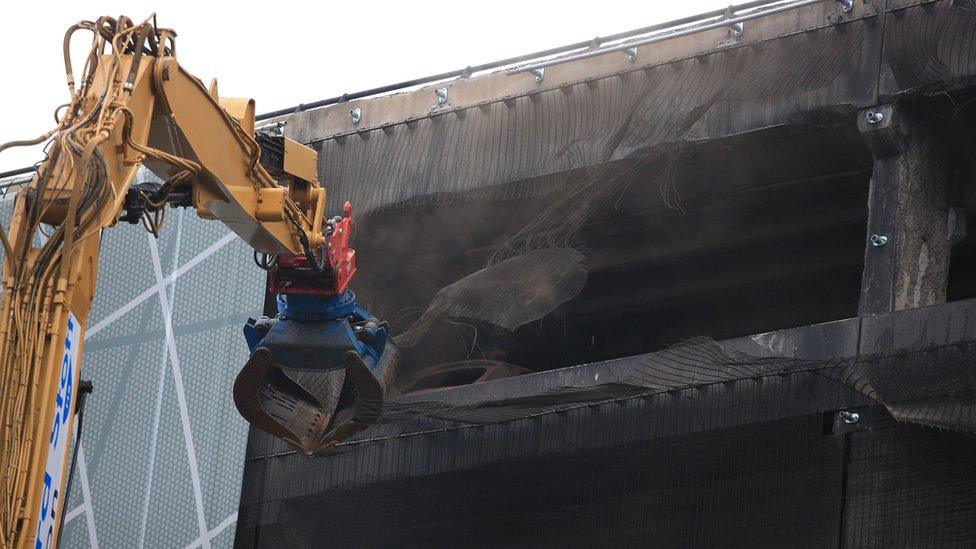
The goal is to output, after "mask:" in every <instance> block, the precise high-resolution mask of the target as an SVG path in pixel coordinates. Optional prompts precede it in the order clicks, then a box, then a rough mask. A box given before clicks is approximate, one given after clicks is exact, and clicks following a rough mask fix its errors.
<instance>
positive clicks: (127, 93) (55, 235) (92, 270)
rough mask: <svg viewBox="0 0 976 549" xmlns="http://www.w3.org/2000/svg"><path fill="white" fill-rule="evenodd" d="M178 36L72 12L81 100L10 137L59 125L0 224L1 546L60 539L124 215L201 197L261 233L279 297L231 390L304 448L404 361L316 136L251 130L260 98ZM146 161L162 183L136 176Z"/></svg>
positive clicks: (156, 213)
mask: <svg viewBox="0 0 976 549" xmlns="http://www.w3.org/2000/svg"><path fill="white" fill-rule="evenodd" d="M79 30H80V31H88V32H90V33H91V35H92V41H91V48H90V50H89V53H88V56H87V57H86V59H85V60H84V69H83V71H82V73H81V74H80V75H78V79H77V80H76V79H75V75H74V74H73V73H72V70H71V67H72V62H71V59H70V57H69V55H68V51H69V45H70V42H71V39H72V36H73V34H74V33H75V32H76V31H79ZM175 37H176V33H175V32H173V31H171V30H168V29H161V28H158V27H157V26H156V25H155V18H154V17H151V18H149V19H147V20H145V21H143V22H141V23H135V22H133V21H132V20H130V19H128V18H126V17H121V18H118V19H116V18H111V17H102V18H99V19H98V20H96V21H83V22H80V23H78V24H77V25H74V26H72V27H71V28H70V29H69V30H68V32H67V33H66V35H65V41H64V44H65V46H64V51H65V67H66V73H67V80H68V90H69V93H70V96H71V100H70V102H69V103H68V104H67V105H65V106H63V107H61V108H59V109H58V116H59V119H58V123H57V126H56V127H55V128H54V129H52V130H51V131H50V132H48V133H46V134H44V135H42V136H40V137H39V138H38V139H35V140H31V141H24V142H14V143H10V144H6V145H0V151H2V150H3V149H5V148H8V147H9V146H16V145H25V144H36V143H42V142H48V145H47V147H46V149H45V152H46V158H45V159H44V160H43V161H42V162H40V163H39V165H38V166H37V175H36V176H35V177H34V178H33V180H32V181H31V182H30V183H29V184H28V185H27V186H26V187H25V188H23V189H21V191H20V192H19V193H18V195H17V198H16V201H15V204H14V212H13V218H12V222H11V224H10V227H9V230H8V231H4V230H3V229H2V228H0V244H2V245H3V248H4V252H5V263H4V266H3V302H2V308H0V360H2V367H0V466H2V474H0V545H2V546H3V547H28V546H33V547H36V548H43V547H54V546H55V545H56V542H57V538H58V534H59V528H60V526H59V521H60V518H61V509H62V507H63V504H64V503H65V502H64V501H63V499H64V498H63V497H61V494H62V493H63V492H64V480H65V478H66V476H67V473H66V472H67V470H68V467H69V461H70V460H69V459H68V455H69V448H70V447H71V444H72V442H71V441H72V438H71V437H72V432H73V428H74V425H73V420H74V415H75V414H74V411H75V403H76V402H77V400H78V387H79V375H80V362H81V357H82V347H83V343H84V334H85V328H86V326H87V323H88V314H89V310H90V308H91V302H92V299H93V298H94V294H95V280H96V275H97V271H98V257H99V244H100V240H101V233H102V231H103V230H105V229H109V228H111V227H113V226H115V225H116V224H117V223H118V222H119V221H120V220H123V221H128V222H130V223H136V222H139V221H142V222H143V223H144V224H145V226H146V227H147V228H148V229H149V230H151V231H152V232H154V233H156V234H158V231H159V229H160V226H161V225H162V222H163V220H164V216H165V212H166V209H167V208H168V207H192V208H194V209H195V210H196V212H197V213H198V214H199V215H200V216H201V217H204V218H207V219H214V220H218V221H220V222H222V223H224V224H225V225H227V226H228V227H229V228H230V229H231V230H232V231H234V232H235V233H236V234H237V235H238V236H240V237H241V238H242V239H243V240H244V241H246V242H247V243H248V244H249V245H251V246H252V247H253V248H254V249H255V257H256V258H257V259H258V261H257V263H258V265H259V266H260V267H263V268H265V269H267V270H268V271H269V281H270V285H269V287H270V288H271V289H273V290H274V292H275V293H276V294H278V301H279V310H280V314H279V315H278V316H277V317H275V318H262V319H259V320H251V321H249V322H248V324H247V325H246V326H245V336H246V341H247V344H248V346H249V348H250V349H251V351H252V354H251V359H250V360H249V361H248V363H247V364H246V365H245V368H244V369H243V371H242V372H241V374H240V376H239V377H238V380H237V383H236V384H235V388H234V399H235V402H236V404H237V406H238V409H239V410H240V411H241V413H242V415H244V417H245V419H247V420H248V421H250V422H252V423H253V424H254V425H256V426H257V427H259V428H262V429H264V430H266V431H268V432H270V433H271V434H273V435H275V436H278V437H280V438H283V439H285V440H286V441H288V442H289V443H290V444H292V445H294V446H295V447H296V448H298V449H300V450H302V451H304V452H306V453H310V454H311V453H316V452H322V451H325V450H327V449H328V448H329V447H331V446H332V445H334V444H335V443H336V442H338V441H341V440H343V439H345V438H348V436H351V435H352V434H353V433H355V432H357V431H358V430H360V429H362V428H364V427H365V426H366V425H368V424H369V423H370V422H372V421H374V420H375V417H376V415H377V414H378V411H379V409H380V406H381V404H382V400H383V397H384V395H385V392H386V388H387V387H389V386H390V384H391V383H392V378H393V376H394V375H395V371H396V357H397V351H396V348H395V346H394V345H393V343H392V339H391V338H389V337H388V328H387V326H386V324H385V323H382V322H380V321H378V320H377V319H375V318H373V317H372V316H371V315H369V313H367V312H366V311H364V310H363V309H361V308H360V307H359V306H358V305H356V302H355V296H354V295H353V294H352V292H351V291H350V290H349V289H348V288H347V286H348V284H349V281H350V279H351V278H352V275H353V274H354V273H355V268H356V265H355V252H354V251H353V250H352V248H351V247H350V241H349V233H350V232H351V223H352V220H351V216H352V211H351V207H350V206H349V205H348V204H347V206H346V208H345V210H344V212H343V214H344V215H342V216H336V217H333V218H328V217H327V216H326V212H325V208H326V190H325V189H324V188H323V187H322V186H321V185H320V183H319V182H318V180H317V177H316V171H317V170H316V161H317V156H316V153H315V151H314V150H312V149H310V148H308V147H305V146H304V145H301V144H299V143H296V142H294V141H291V140H288V139H287V138H286V137H284V136H283V135H273V134H263V133H258V134H256V133H255V128H254V102H253V101H251V100H247V99H224V98H220V97H219V96H218V93H217V87H216V83H214V84H212V85H211V86H210V87H209V88H208V87H205V86H204V85H203V84H202V83H201V82H200V81H199V80H198V79H196V78H195V77H193V76H192V75H190V74H189V73H187V72H186V71H185V70H184V69H183V68H182V67H181V66H180V65H179V64H178V63H177V61H176V42H175ZM269 147H270V148H271V149H273V154H270V153H269V154H263V150H264V152H266V153H267V152H268V151H269V150H271V149H268V148H269ZM140 166H145V167H146V168H148V169H149V170H151V171H152V172H153V173H155V174H156V175H158V176H160V177H161V178H162V179H163V180H164V183H163V184H162V185H152V184H140V185H135V186H133V181H134V180H135V177H136V173H137V171H138V169H139V167H140ZM42 226H45V227H47V229H48V230H47V231H46V232H43V233H42V231H41V227H42ZM45 235H46V236H45ZM295 372H304V375H306V376H307V375H319V376H326V377H329V379H331V380H332V381H333V382H334V383H333V385H334V386H335V387H336V389H335V390H334V391H333V392H332V393H330V394H326V395H316V394H313V393H311V392H309V391H308V390H307V389H306V388H305V387H303V386H302V385H301V384H300V383H298V382H296V381H295V378H297V377H299V376H296V375H295ZM290 373H291V374H290ZM340 401H341V402H342V403H343V404H342V405H341V406H340V404H339V402H340Z"/></svg>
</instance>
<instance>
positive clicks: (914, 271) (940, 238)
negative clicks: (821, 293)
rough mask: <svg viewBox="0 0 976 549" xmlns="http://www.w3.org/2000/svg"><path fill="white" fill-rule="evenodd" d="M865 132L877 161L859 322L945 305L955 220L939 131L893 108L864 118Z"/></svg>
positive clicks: (867, 112)
mask: <svg viewBox="0 0 976 549" xmlns="http://www.w3.org/2000/svg"><path fill="white" fill-rule="evenodd" d="M858 128H859V129H860V130H861V133H862V135H863V136H864V139H865V142H866V143H867V145H868V148H869V149H870V150H871V153H872V154H873V155H874V172H873V175H872V177H871V186H870V191H869V196H868V210H869V213H868V224H867V242H866V246H865V254H864V273H863V276H862V282H861V299H860V305H859V307H858V311H859V314H860V315H861V316H865V315H872V314H878V313H884V312H890V311H900V310H903V309H912V308H916V307H923V306H926V305H935V304H939V303H944V302H945V301H946V287H947V282H948V273H949V256H950V251H951V248H952V234H951V232H952V231H950V228H951V227H950V226H951V221H952V219H953V217H954V216H953V215H952V208H951V206H950V201H949V179H950V177H949V175H950V169H949V157H948V154H947V152H946V150H945V147H944V146H943V145H942V143H940V139H939V135H938V133H937V131H936V129H935V127H934V124H933V123H932V122H931V121H930V120H928V119H927V118H925V116H924V115H922V114H920V113H916V112H912V111H911V110H909V109H907V108H905V107H904V106H903V105H900V104H894V103H893V104H887V105H881V106H878V107H874V108H871V109H867V110H865V111H862V112H861V113H860V116H859V120H858Z"/></svg>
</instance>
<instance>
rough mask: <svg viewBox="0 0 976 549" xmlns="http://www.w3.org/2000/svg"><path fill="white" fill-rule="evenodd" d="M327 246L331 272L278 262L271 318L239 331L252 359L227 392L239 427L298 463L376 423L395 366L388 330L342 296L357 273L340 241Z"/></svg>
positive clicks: (273, 270)
mask: <svg viewBox="0 0 976 549" xmlns="http://www.w3.org/2000/svg"><path fill="white" fill-rule="evenodd" d="M348 211H349V210H348V209H347V216H346V218H345V219H341V218H337V219H338V220H339V221H334V224H333V226H332V227H331V228H332V235H333V236H336V235H337V233H339V229H340V228H344V230H343V231H342V232H341V233H339V235H340V236H341V235H342V234H345V235H348V234H349V230H348V229H349V226H348ZM343 222H346V223H345V224H344V223H343ZM330 244H331V245H330V253H329V256H328V258H329V260H330V265H331V268H319V269H316V268H314V266H313V267H311V268H310V267H309V266H308V261H307V258H305V257H301V256H287V257H286V256H278V257H277V258H276V260H275V262H274V264H273V266H270V268H269V271H270V273H269V275H270V276H269V281H270V284H269V288H270V290H271V291H272V292H273V293H275V294H277V306H278V315H277V316H275V317H273V318H269V317H261V318H260V319H257V320H254V319H250V320H248V322H247V324H245V326H244V338H245V339H246V340H247V345H248V348H249V349H250V351H251V356H250V358H249V359H248V361H247V363H246V364H245V365H244V368H243V369H242V370H241V372H240V373H239V374H238V376H237V380H236V381H235V383H234V402H235V404H236V405H237V409H238V410H239V411H240V413H241V415H242V416H243V417H244V419H246V420H247V421H248V422H250V423H251V424H252V425H254V426H256V427H258V428H260V429H262V430H264V431H267V432H268V433H270V434H272V435H274V436H276V437H278V438H281V439H283V440H285V441H286V442H288V443H289V444H291V445H292V446H294V447H296V448H297V449H298V450H300V451H302V452H304V453H306V454H316V453H322V452H324V451H326V450H328V449H329V448H331V447H332V446H334V445H335V444H337V443H339V442H342V441H343V440H346V439H348V438H349V437H351V436H352V435H354V434H356V433H357V432H359V431H361V430H362V429H365V428H366V427H367V426H369V425H371V424H372V423H374V422H375V421H376V419H377V418H378V417H379V414H380V411H381V410H382V407H383V400H384V398H385V396H386V392H387V390H388V389H389V388H390V387H392V386H393V383H394V382H395V380H396V373H397V363H398V360H399V351H398V350H397V348H396V344H395V343H394V342H393V338H392V337H390V332H389V327H388V326H387V324H386V323H385V322H381V321H379V320H377V319H376V318H374V317H373V316H372V315H370V314H369V313H368V312H366V311H365V310H364V309H363V308H362V307H360V306H359V305H358V304H357V303H356V296H355V294H353V292H352V290H349V289H348V283H349V280H350V279H351V278H352V274H353V273H354V272H355V257H354V254H353V253H349V252H352V250H351V249H349V248H348V240H346V241H345V242H337V241H333V240H331V239H330ZM342 244H345V246H342ZM343 247H345V249H344V250H343V249H341V248H343ZM331 252H336V253H331Z"/></svg>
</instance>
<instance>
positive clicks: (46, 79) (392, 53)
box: [0, 0, 728, 171]
mask: <svg viewBox="0 0 976 549" xmlns="http://www.w3.org/2000/svg"><path fill="white" fill-rule="evenodd" d="M727 4H728V1H727V0H726V1H725V2H721V1H716V0H681V1H679V2H674V1H661V0H645V1H642V2H625V1H618V0H605V1H602V2H601V1H594V0H588V1H573V0H560V1H524V0H523V1H516V0H492V1H483V2H438V1H436V0H426V1H416V0H403V1H400V2H311V1H308V2H292V1H287V0H279V1H276V2H268V1H265V2H248V1H239V2H233V3H225V2H205V1H197V2H189V1H183V0H180V1H173V0H170V1H167V2H159V1H156V2H151V1H146V0H125V1H120V0H86V1H84V2H78V1H66V0H45V1H40V0H34V1H30V2H24V1H19V2H10V1H8V2H2V3H0V20H3V21H7V22H8V23H10V24H9V25H7V28H6V30H5V31H4V32H3V33H0V51H2V52H4V53H3V55H2V56H0V69H2V74H3V75H5V77H6V78H5V79H4V80H5V82H4V87H3V101H2V102H0V120H3V124H2V125H0V142H6V141H10V140H13V139H25V138H32V137H36V136H37V135H39V134H41V133H43V132H44V131H47V130H48V129H50V127H51V126H53V124H54V119H53V112H54V108H55V107H56V106H57V105H59V104H62V103H64V102H66V100H67V87H66V85H65V81H64V71H63V68H62V60H61V42H62V37H63V35H64V31H65V29H67V27H68V26H69V25H71V24H73V23H75V22H77V21H78V20H81V19H94V18H96V17H98V16H100V15H105V14H112V15H118V14H120V13H124V14H126V15H128V16H129V17H131V18H133V19H142V18H144V17H146V16H147V15H148V14H149V13H151V12H152V11H156V13H157V17H158V22H159V25H160V26H163V27H169V28H173V29H175V30H176V31H177V33H178V34H179V37H178V39H177V58H178V59H179V60H180V63H181V64H182V65H183V66H184V67H185V68H186V69H187V70H189V71H190V72H191V73H193V74H194V75H196V76H197V77H199V78H200V79H201V80H203V81H204V82H209V81H210V79H211V78H213V77H216V78H217V80H218V82H219V87H220V94H221V95H223V96H232V97H253V98H254V99H255V100H256V101H257V109H258V112H266V111H270V110H274V109H278V108H282V107H289V106H292V105H296V104H298V103H303V102H305V103H308V102H311V101H314V100H317V99H322V98H325V97H331V96H334V95H339V94H341V93H344V92H353V91H357V90H361V89H366V88H371V87H375V86H380V85H383V84H388V83H392V82H397V81H401V80H407V79H410V78H415V77H419V76H424V75H427V74H433V73H437V72H442V71H447V70H452V69H459V68H462V67H465V66H468V65H476V64H479V63H484V62H487V61H493V60H496V59H502V58H505V57H509V56H514V55H519V54H522V53H529V52H532V51H536V50H540V49H544V48H549V47H553V46H558V45H562V44H566V43H570V42H576V41H579V40H584V39H588V38H592V37H595V36H601V35H603V36H605V35H609V34H612V33H615V32H620V31H625V30H628V29H633V28H638V27H642V26H645V25H649V24H653V23H657V22H662V21H667V20H670V19H675V18H678V17H682V16H685V15H690V14H693V13H698V12H703V11H709V10H713V9H716V8H719V7H722V6H725V5H727ZM81 34H82V33H79V36H78V38H77V39H76V40H77V42H78V45H79V46H82V45H83V43H84V42H86V41H87V40H88V37H84V38H82V37H81V36H80V35H81ZM76 57H78V58H80V57H81V55H80V54H79V55H77V56H76ZM39 154H40V153H39V151H38V150H37V148H34V149H13V150H8V151H6V152H4V153H2V154H0V171H5V170H10V169H15V168H20V167H23V166H27V165H30V164H32V163H33V162H35V161H36V160H38V159H39Z"/></svg>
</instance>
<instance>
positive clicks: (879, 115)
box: [865, 109, 885, 124]
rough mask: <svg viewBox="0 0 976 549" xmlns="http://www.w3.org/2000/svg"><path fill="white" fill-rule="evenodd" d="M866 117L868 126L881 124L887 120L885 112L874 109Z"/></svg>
mask: <svg viewBox="0 0 976 549" xmlns="http://www.w3.org/2000/svg"><path fill="white" fill-rule="evenodd" d="M865 116H866V117H867V119H868V124H880V123H881V121H883V120H884V119H885V115H884V113H883V112H881V111H876V110H874V109H871V110H869V111H868V113H867V115H865Z"/></svg>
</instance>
